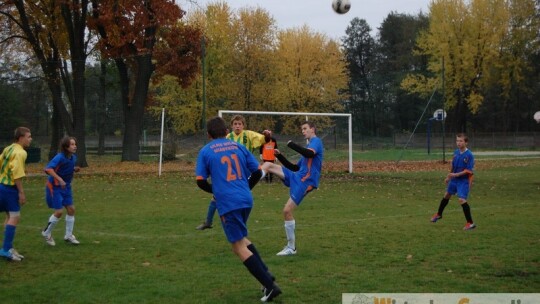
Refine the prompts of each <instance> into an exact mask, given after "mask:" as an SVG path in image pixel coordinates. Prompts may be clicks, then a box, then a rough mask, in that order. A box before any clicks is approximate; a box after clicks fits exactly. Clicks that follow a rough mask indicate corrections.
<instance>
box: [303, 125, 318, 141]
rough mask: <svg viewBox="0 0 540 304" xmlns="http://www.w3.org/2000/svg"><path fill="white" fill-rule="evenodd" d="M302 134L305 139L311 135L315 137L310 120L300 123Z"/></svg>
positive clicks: (313, 126) (313, 127)
mask: <svg viewBox="0 0 540 304" xmlns="http://www.w3.org/2000/svg"><path fill="white" fill-rule="evenodd" d="M301 129H302V135H304V138H305V139H311V138H312V137H315V136H316V134H315V124H314V123H313V122H312V121H306V122H304V123H303V124H302V127H301Z"/></svg>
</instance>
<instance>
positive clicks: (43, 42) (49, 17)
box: [0, 0, 90, 166]
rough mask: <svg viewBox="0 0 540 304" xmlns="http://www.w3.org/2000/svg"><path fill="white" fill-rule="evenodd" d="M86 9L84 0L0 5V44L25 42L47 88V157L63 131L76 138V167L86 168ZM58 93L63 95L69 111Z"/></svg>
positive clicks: (14, 0)
mask: <svg viewBox="0 0 540 304" xmlns="http://www.w3.org/2000/svg"><path fill="white" fill-rule="evenodd" d="M87 9H88V1H87V0H49V1H39V2H32V1H23V0H9V1H4V2H2V3H1V4H0V15H2V17H3V18H2V23H4V24H5V25H6V28H5V32H4V33H3V34H4V35H5V38H3V39H2V43H17V41H19V40H21V41H22V42H24V44H25V45H26V46H27V47H28V49H31V50H32V52H33V54H34V55H35V58H36V60H37V61H38V62H39V65H40V66H41V69H42V71H43V74H44V77H45V79H46V82H47V84H48V87H49V90H50V91H51V96H52V101H53V120H52V125H53V136H52V139H51V149H50V151H51V152H50V155H49V156H52V155H53V154H54V153H56V152H55V151H56V147H57V144H58V142H59V139H60V137H61V136H62V135H63V133H64V132H63V131H64V130H65V131H66V132H67V133H68V134H70V135H74V136H76V137H77V144H78V146H79V153H78V156H79V157H78V164H79V165H80V166H87V162H86V148H85V102H84V80H85V79H84V70H85V65H86V57H87V47H88V45H89V40H90V38H89V37H86V36H85V33H86V17H87ZM68 62H69V63H70V65H68ZM62 85H63V88H62ZM63 94H65V95H66V96H67V99H68V102H69V105H70V108H71V113H70V111H69V110H68V108H67V107H66V104H65V103H64V99H63V97H62V96H63Z"/></svg>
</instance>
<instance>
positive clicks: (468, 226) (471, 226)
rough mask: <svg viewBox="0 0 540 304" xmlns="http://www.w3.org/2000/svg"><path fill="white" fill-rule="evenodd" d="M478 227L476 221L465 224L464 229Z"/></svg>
mask: <svg viewBox="0 0 540 304" xmlns="http://www.w3.org/2000/svg"><path fill="white" fill-rule="evenodd" d="M474 228H476V225H475V224H474V223H467V224H465V227H463V230H472V229H474Z"/></svg>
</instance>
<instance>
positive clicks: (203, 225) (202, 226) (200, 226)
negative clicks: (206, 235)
mask: <svg viewBox="0 0 540 304" xmlns="http://www.w3.org/2000/svg"><path fill="white" fill-rule="evenodd" d="M211 228H212V223H207V222H206V221H204V222H203V223H202V224H200V225H199V226H197V227H196V228H195V229H197V230H204V229H211Z"/></svg>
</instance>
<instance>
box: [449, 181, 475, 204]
mask: <svg viewBox="0 0 540 304" xmlns="http://www.w3.org/2000/svg"><path fill="white" fill-rule="evenodd" d="M469 188H470V182H469V179H467V178H452V179H451V180H450V182H449V183H448V188H447V189H446V192H448V193H449V194H451V195H455V194H457V197H459V198H462V199H464V200H466V199H467V197H468V196H469Z"/></svg>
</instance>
